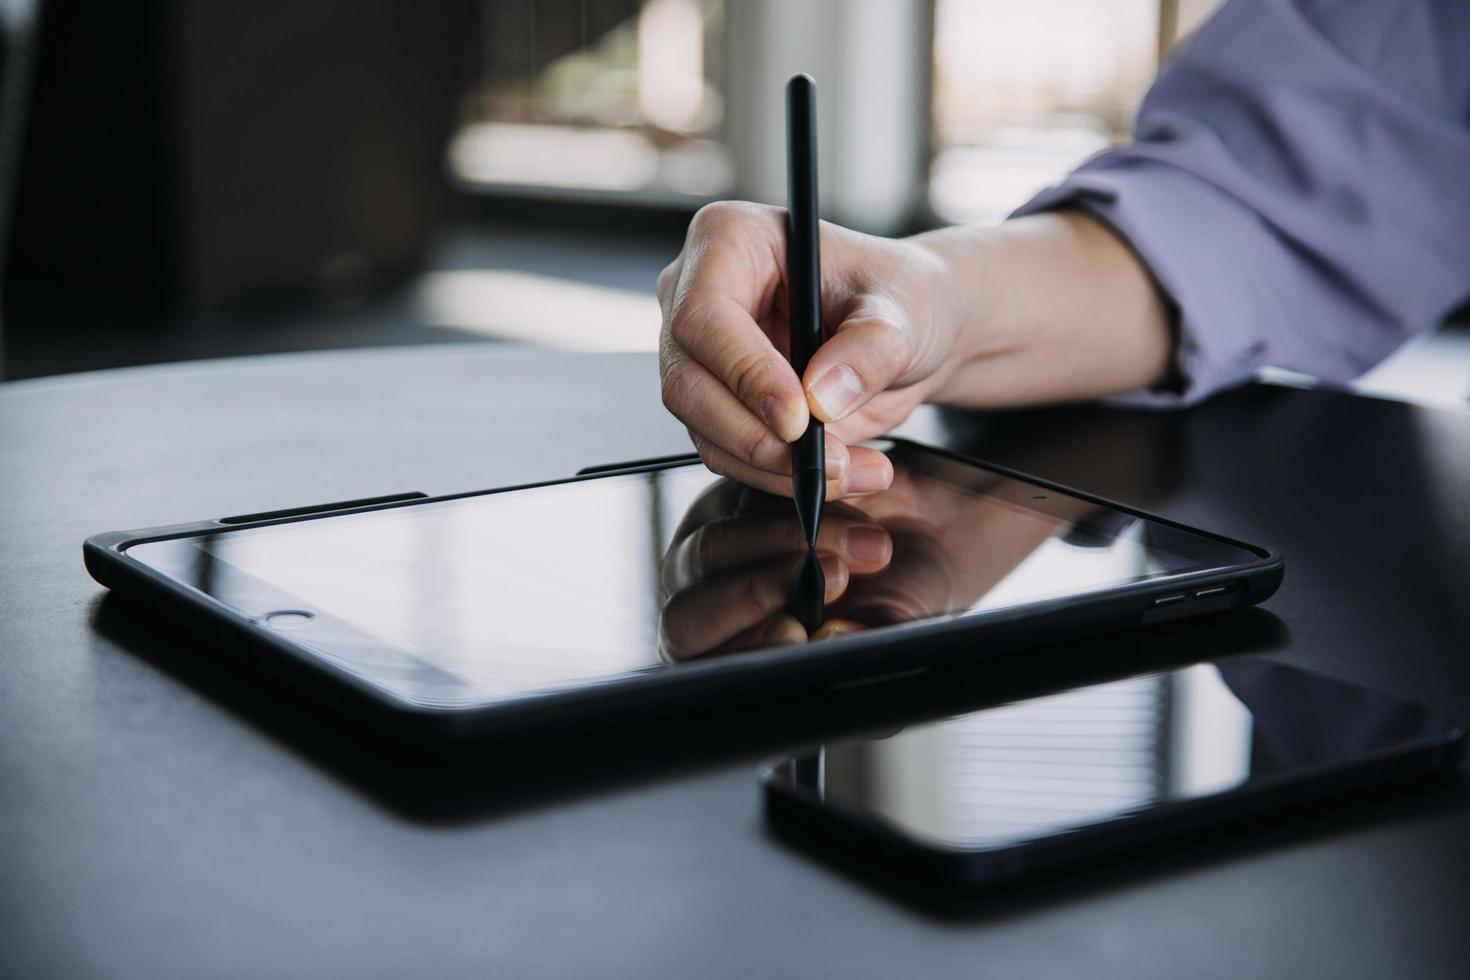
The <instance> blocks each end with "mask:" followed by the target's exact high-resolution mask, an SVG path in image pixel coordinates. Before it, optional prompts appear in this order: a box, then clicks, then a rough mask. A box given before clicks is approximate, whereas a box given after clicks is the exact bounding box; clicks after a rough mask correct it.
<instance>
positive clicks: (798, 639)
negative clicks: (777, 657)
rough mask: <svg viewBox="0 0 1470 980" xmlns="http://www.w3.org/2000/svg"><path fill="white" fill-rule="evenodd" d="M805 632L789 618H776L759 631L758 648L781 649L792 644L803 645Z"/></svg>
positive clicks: (782, 616) (784, 616)
mask: <svg viewBox="0 0 1470 980" xmlns="http://www.w3.org/2000/svg"><path fill="white" fill-rule="evenodd" d="M805 642H806V630H804V629H802V627H801V624H800V623H798V622H797V621H796V620H794V619H792V618H791V617H790V616H786V615H781V616H777V617H776V618H775V619H774V620H772V621H771V623H770V624H768V625H767V626H766V628H765V629H764V630H762V631H761V636H760V639H759V640H757V641H756V644H755V645H756V646H758V647H783V646H787V645H788V644H792V643H805Z"/></svg>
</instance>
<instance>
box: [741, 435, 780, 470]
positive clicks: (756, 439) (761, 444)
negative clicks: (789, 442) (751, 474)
mask: <svg viewBox="0 0 1470 980" xmlns="http://www.w3.org/2000/svg"><path fill="white" fill-rule="evenodd" d="M772 441H773V437H772V436H771V435H770V434H769V433H767V432H765V431H764V430H761V429H756V430H755V431H754V432H752V433H751V434H750V435H748V436H746V437H745V443H744V445H743V446H741V451H742V453H743V455H744V459H745V461H746V462H748V463H750V464H751V465H752V466H755V467H756V468H757V469H765V467H764V466H762V465H761V461H762V460H763V459H765V458H766V457H767V456H769V455H770V450H771V445H770V443H771V442H772Z"/></svg>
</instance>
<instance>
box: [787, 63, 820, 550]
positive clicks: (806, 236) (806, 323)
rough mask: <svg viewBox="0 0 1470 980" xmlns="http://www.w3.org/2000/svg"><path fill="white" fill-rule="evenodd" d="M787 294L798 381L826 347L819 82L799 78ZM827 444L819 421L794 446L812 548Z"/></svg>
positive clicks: (792, 132)
mask: <svg viewBox="0 0 1470 980" xmlns="http://www.w3.org/2000/svg"><path fill="white" fill-rule="evenodd" d="M786 178H787V194H786V289H787V299H788V304H787V305H788V306H789V308H790V336H791V368H792V370H794V371H795V372H796V376H797V377H798V378H800V377H802V376H803V375H805V374H806V366H807V362H808V361H810V360H811V359H812V355H813V354H815V353H816V351H817V348H818V347H820V346H821V344H822V290H821V281H822V278H821V277H822V261H821V252H820V250H819V247H818V243H817V83H816V82H814V81H812V79H811V76H810V75H796V76H794V77H793V78H792V79H791V81H789V82H787V83H786ZM825 457H826V443H825V439H824V436H823V434H822V423H821V422H819V421H818V420H817V418H816V417H815V416H813V417H812V420H811V421H810V422H809V423H808V424H807V427H806V431H805V432H803V433H802V434H801V438H800V439H797V440H796V442H794V443H793V444H792V446H791V495H792V497H794V498H795V500H796V519H797V520H798V521H800V522H801V533H802V534H804V535H806V544H807V547H808V548H813V547H815V546H816V544H817V525H818V524H819V523H820V522H821V520H822V503H823V501H824V500H825V499H826V496H827V466H826V458H825Z"/></svg>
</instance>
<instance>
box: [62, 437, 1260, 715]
mask: <svg viewBox="0 0 1470 980" xmlns="http://www.w3.org/2000/svg"><path fill="white" fill-rule="evenodd" d="M874 445H877V447H878V448H880V449H881V450H883V451H884V452H886V453H887V454H888V456H889V457H890V459H891V460H892V462H893V466H894V472H895V477H894V483H893V486H892V488H891V489H889V490H887V491H884V492H882V493H878V494H872V495H870V496H867V497H862V498H857V499H853V500H849V501H845V502H838V503H831V504H829V505H828V506H827V507H826V509H825V510H824V513H823V522H822V524H823V528H822V533H821V536H820V538H819V540H818V543H817V549H816V551H815V552H814V553H811V554H808V552H807V550H806V547H805V543H804V541H803V539H802V537H801V533H800V529H799V527H798V526H797V522H796V517H795V512H794V508H793V506H792V504H791V502H790V501H789V500H787V499H784V498H776V497H771V496H768V495H766V494H762V493H760V492H758V491H754V490H751V489H748V488H745V487H743V486H740V485H738V484H735V483H731V482H730V481H727V480H723V479H720V478H718V477H716V476H714V475H712V474H711V473H710V472H708V471H707V470H706V469H704V467H703V466H701V465H699V463H698V460H697V459H694V458H681V459H677V460H672V461H665V462H660V463H655V464H652V465H644V466H631V467H628V468H625V469H619V470H614V471H611V472H603V473H596V474H591V475H584V476H579V477H575V478H572V479H568V480H565V481H560V482H555V483H548V484H538V485H535V486H527V487H516V488H509V489H503V490H491V491H484V492H479V493H470V494H460V495H456V496H451V497H442V498H419V499H411V500H397V501H390V502H386V503H371V502H367V503H364V502H361V501H358V502H352V503H348V504H338V505H325V506H324V507H323V508H300V509H296V510H292V511H284V512H277V513H273V514H257V515H251V516H248V517H243V518H220V519H215V520H209V521H203V522H199V523H196V524H188V525H179V526H173V527H169V528H162V529H151V530H142V531H122V532H113V533H109V534H102V535H97V536H95V537H93V538H91V539H89V540H88V541H87V543H86V546H85V557H86V561H87V566H88V568H89V570H90V571H91V573H92V575H93V576H94V577H95V578H96V579H97V580H98V581H99V582H101V583H102V584H104V585H107V586H109V587H112V588H114V589H116V590H119V591H121V592H124V593H127V594H129V595H132V596H134V597H136V598H138V599H141V600H143V601H145V602H148V603H149V604H150V605H151V606H152V607H153V608H155V609H156V610H158V611H160V612H162V613H163V614H165V615H169V616H172V617H174V618H176V619H178V620H180V621H182V622H184V623H185V624H187V625H188V626H190V627H191V628H193V629H195V630H197V631H200V632H201V633H203V634H204V635H205V636H207V637H208V638H209V639H211V640H213V641H215V643H216V645H217V646H219V647H222V648H227V649H231V650H234V651H236V652H239V653H244V654H247V655H249V656H251V657H252V658H253V659H256V660H257V661H259V662H260V663H262V664H264V665H265V666H267V667H268V668H270V669H272V670H274V671H275V672H277V673H279V674H281V675H282V676H283V677H285V678H287V679H289V680H291V681H292V682H294V683H297V684H299V685H301V686H304V687H307V688H309V689H310V690H311V691H313V692H314V693H316V694H319V695H321V696H323V697H326V698H329V699H331V700H333V701H335V702H336V703H338V704H341V705H343V706H347V707H350V708H353V709H354V710H358V711H360V712H364V713H366V714H368V715H370V716H371V717H374V718H377V719H380V720H390V719H396V720H398V721H405V720H406V721H411V722H413V723H414V724H416V725H418V726H419V727H428V728H434V729H436V730H444V731H450V732H455V733H466V732H471V731H478V732H499V733H508V732H510V731H512V730H522V731H529V730H534V729H545V730H558V731H564V730H566V728H567V727H568V726H571V725H576V724H578V723H581V722H594V723H595V722H605V721H611V720H614V719H616V718H618V717H620V716H634V717H641V718H646V717H648V715H649V713H650V712H656V711H660V710H666V709H684V710H687V709H689V708H691V707H694V706H697V705H699V704H702V703H712V702H720V701H728V700H730V699H732V698H736V697H742V696H747V695H754V696H758V697H770V696H774V695H777V694H781V693H791V692H794V691H795V690H796V689H797V688H802V687H810V686H813V685H818V686H820V685H823V684H832V683H842V682H847V681H852V680H856V679H864V678H871V677H875V676H883V675H887V674H893V673H904V672H910V671H916V670H922V669H925V668H927V667H929V666H933V665H935V664H938V663H942V662H946V661H951V660H955V659H976V658H984V657H996V656H1001V655H1004V654H1008V653H1013V652H1016V651H1018V650H1021V649H1024V648H1030V647H1034V646H1036V645H1038V644H1041V643H1044V642H1047V641H1050V640H1055V639H1060V638H1064V637H1068V636H1075V635H1079V634H1085V633H1090V632H1098V631H1104V630H1116V629H1125V628H1131V627H1137V626H1139V625H1142V624H1146V623H1149V622H1152V621H1156V620H1163V619H1174V618H1178V617H1181V616H1189V615H1194V614H1198V613H1202V612H1208V611H1217V610H1223V609H1228V608H1231V607H1235V606H1242V605H1247V604H1251V603H1255V602H1259V601H1261V600H1262V599H1264V598H1266V597H1267V596H1269V595H1270V594H1271V593H1272V592H1273V591H1274V590H1275V589H1276V587H1277V585H1278V583H1279V582H1280V580H1281V576H1282V571H1283V562H1282V560H1281V558H1280V557H1279V556H1278V555H1275V554H1273V553H1272V552H1270V551H1269V550H1267V549H1264V548H1260V547H1257V546H1253V545H1249V544H1245V543H1243V542H1239V541H1234V540H1231V539H1229V538H1226V537H1224V536H1221V535H1219V534H1214V533H1211V532H1208V531H1204V530H1199V529H1194V528H1189V527H1186V526H1184V525H1181V524H1178V523H1175V522H1173V521H1169V520H1166V519H1164V518H1160V517H1155V516H1151V515H1148V514H1144V513H1142V512H1140V511H1137V510H1134V509H1132V508H1128V507H1125V506H1122V505H1119V504H1115V503H1110V502H1108V501H1104V500H1102V499H1100V498H1097V497H1093V496H1090V495H1088V494H1085V493H1081V492H1078V491H1074V490H1068V489H1066V488H1064V487H1060V486H1057V485H1055V484H1051V483H1048V482H1045V481H1042V480H1038V479H1035V478H1031V477H1026V476H1023V475H1021V474H1018V473H1014V472H1011V471H1008V470H1006V469H1004V468H1002V467H998V466H994V465H991V464H987V463H982V462H978V461H975V460H969V459H965V458H962V457H959V456H955V455H953V454H950V453H947V452H943V451H941V450H937V449H934V448H930V447H926V446H921V445H919V444H916V443H911V442H906V441H901V440H885V441H883V442H881V443H875V444H874ZM203 655H208V653H207V652H201V656H203Z"/></svg>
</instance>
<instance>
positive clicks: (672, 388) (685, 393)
mask: <svg viewBox="0 0 1470 980" xmlns="http://www.w3.org/2000/svg"><path fill="white" fill-rule="evenodd" d="M659 375H660V383H659V394H660V397H661V400H663V407H664V408H667V410H669V411H670V413H673V414H675V417H678V419H681V420H682V419H684V416H685V414H686V413H688V411H689V410H691V408H692V407H694V406H695V404H698V392H697V391H695V388H697V386H698V378H697V376H695V373H694V372H692V370H688V366H686V364H685V363H684V359H682V357H669V359H667V360H664V361H663V363H660V364H659Z"/></svg>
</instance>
